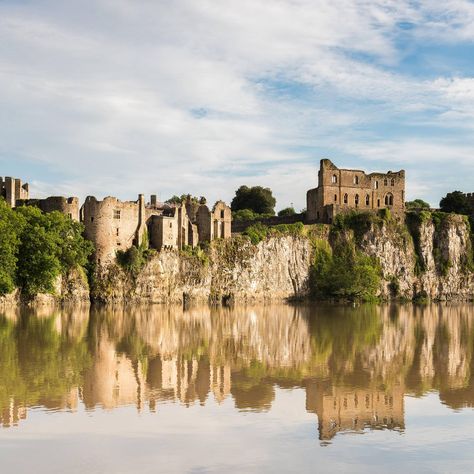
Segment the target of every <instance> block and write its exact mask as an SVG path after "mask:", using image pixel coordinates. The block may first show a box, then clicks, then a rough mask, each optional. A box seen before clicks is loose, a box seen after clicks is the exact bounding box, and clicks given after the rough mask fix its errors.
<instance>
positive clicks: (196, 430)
mask: <svg viewBox="0 0 474 474" xmlns="http://www.w3.org/2000/svg"><path fill="white" fill-rule="evenodd" d="M473 364H474V306H473V305H464V304H459V305H455V304H449V305H447V304H432V305H427V306H413V305H411V304H410V305H386V306H370V305H369V306H359V307H349V306H334V305H332V306H329V305H319V304H318V305H301V306H290V305H269V306H248V307H240V306H236V307H234V308H209V307H198V308H190V309H187V310H183V309H182V308H180V307H164V306H145V307H142V306H138V307H105V308H95V307H93V308H89V307H88V306H85V307H75V308H64V309H50V308H48V307H42V308H39V309H36V310H32V309H28V310H27V309H23V310H19V309H13V308H12V309H6V310H0V472H1V473H2V474H5V473H15V474H17V473H32V472H34V473H48V474H51V473H65V472H68V473H84V472H87V473H103V472H113V473H132V472H133V473H136V472H140V473H148V472H150V473H151V472H153V473H155V472H170V473H174V472H179V473H181V472H190V473H205V472H246V473H248V472H272V473H274V472H361V473H371V472H374V473H375V472H377V473H378V472H381V471H383V472H397V473H398V472H400V471H402V472H403V471H405V472H413V471H416V472H417V473H422V472H472V471H473V470H474V450H473V449H472V446H473V443H474V410H473V409H472V407H473V406H474V373H473V368H474V365H473Z"/></svg>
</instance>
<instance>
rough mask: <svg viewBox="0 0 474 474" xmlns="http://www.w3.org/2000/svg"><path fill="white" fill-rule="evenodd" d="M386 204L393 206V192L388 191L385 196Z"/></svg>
mask: <svg viewBox="0 0 474 474" xmlns="http://www.w3.org/2000/svg"><path fill="white" fill-rule="evenodd" d="M385 205H386V206H393V194H392V193H388V194H387V195H386V196H385Z"/></svg>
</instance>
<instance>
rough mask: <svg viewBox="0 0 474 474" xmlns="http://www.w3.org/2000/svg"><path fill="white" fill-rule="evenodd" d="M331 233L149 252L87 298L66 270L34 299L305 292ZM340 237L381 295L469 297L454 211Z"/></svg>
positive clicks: (468, 260)
mask: <svg viewBox="0 0 474 474" xmlns="http://www.w3.org/2000/svg"><path fill="white" fill-rule="evenodd" d="M359 221H360V220H359ZM359 224H360V222H359ZM316 231H318V232H316ZM337 232H340V233H341V230H339V231H338V230H337V228H336V226H334V227H333V228H332V230H331V232H329V226H325V227H324V228H322V227H321V226H315V227H314V226H307V227H306V229H304V231H303V232H302V235H276V236H275V235H274V236H272V237H268V238H265V239H264V240H263V241H261V242H260V243H258V244H256V245H254V244H252V243H251V242H250V240H249V239H248V238H246V237H232V238H230V239H224V240H216V241H214V242H212V243H211V244H210V246H209V248H208V249H207V250H205V251H193V252H191V251H189V252H178V251H175V250H166V251H162V252H160V253H156V252H155V253H154V254H153V256H152V257H150V258H148V260H147V261H146V264H145V265H144V267H143V268H142V269H141V271H140V272H138V273H137V274H135V275H133V276H132V275H130V274H129V273H127V272H125V271H124V270H123V269H122V268H121V267H120V266H119V265H118V264H111V265H109V266H108V267H106V268H104V267H102V268H100V269H98V271H97V272H96V274H95V276H94V278H93V280H92V282H91V294H90V295H89V289H88V285H87V282H86V281H85V278H84V275H82V274H78V273H74V274H71V275H69V276H68V277H66V278H62V279H61V280H58V284H57V288H56V295H55V296H47V295H39V296H38V297H37V298H36V301H38V302H50V301H58V300H60V301H73V302H79V301H85V300H88V299H89V296H90V298H91V299H92V300H93V301H97V302H100V301H101V302H144V303H183V302H187V301H199V302H207V301H211V302H212V301H214V302H217V303H218V302H227V301H232V300H234V301H236V302H239V303H242V302H249V303H251V302H258V301H259V302H261V301H276V300H286V299H291V298H300V297H305V296H308V295H309V290H310V288H309V286H310V284H309V280H310V278H309V274H310V270H311V266H312V264H313V263H314V251H313V249H314V243H315V242H314V240H315V234H317V238H318V239H323V240H327V241H328V242H329V243H330V244H331V245H334V234H335V233H337ZM342 235H343V238H344V239H346V240H348V241H349V240H353V241H354V242H356V245H357V247H358V249H359V250H361V251H362V252H363V253H364V254H367V255H369V256H371V257H375V258H376V259H377V260H378V261H379V262H380V267H381V272H382V279H381V284H380V290H379V295H380V296H381V297H382V298H384V299H390V298H395V297H402V298H406V299H412V298H416V297H426V298H430V299H433V300H455V299H463V300H471V299H474V273H473V268H474V263H473V256H472V254H473V252H472V244H471V231H470V226H469V223H468V221H467V219H465V218H463V217H461V216H455V215H442V214H440V213H434V214H429V213H420V214H413V215H412V216H411V217H410V216H408V217H407V223H406V224H405V223H401V222H397V221H394V220H392V219H375V220H374V219H368V220H367V222H365V223H364V225H362V226H359V227H358V228H351V227H350V226H349V227H346V228H344V229H343V230H342ZM340 236H341V235H339V237H340ZM18 301H19V295H18V292H16V293H14V294H12V295H8V296H7V297H3V298H0V305H2V304H12V303H15V302H18Z"/></svg>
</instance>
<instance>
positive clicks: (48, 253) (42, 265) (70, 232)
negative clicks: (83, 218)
mask: <svg viewBox="0 0 474 474" xmlns="http://www.w3.org/2000/svg"><path fill="white" fill-rule="evenodd" d="M83 230H84V228H83V226H82V224H80V223H79V222H76V221H73V220H71V219H69V218H68V217H66V216H65V215H63V214H61V213H59V212H52V213H49V214H44V213H42V212H41V210H40V209H38V208H37V207H26V206H25V207H20V208H17V209H16V210H15V211H13V210H12V209H10V208H9V207H8V206H7V204H6V203H5V201H3V200H2V199H0V262H1V264H0V294H6V293H9V292H11V291H12V290H13V289H14V288H15V287H19V288H20V289H21V290H22V292H23V293H24V294H26V295H28V296H32V295H35V294H37V293H42V292H46V293H52V292H54V282H55V280H56V279H57V277H58V276H59V275H61V274H65V273H67V272H68V271H69V270H71V269H72V268H74V267H84V266H85V265H86V263H87V259H88V257H89V255H90V254H91V253H92V250H93V248H92V244H91V243H90V242H89V241H87V240H85V239H84V238H83V236H82V233H83Z"/></svg>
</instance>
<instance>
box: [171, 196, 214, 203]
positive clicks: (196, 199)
mask: <svg viewBox="0 0 474 474" xmlns="http://www.w3.org/2000/svg"><path fill="white" fill-rule="evenodd" d="M188 198H191V202H192V203H194V204H206V202H207V199H206V198H205V197H204V196H200V197H197V196H191V194H181V196H177V195H176V194H175V195H174V196H172V197H170V198H169V199H167V200H166V201H165V202H166V204H181V203H183V202H186V201H187V199H188Z"/></svg>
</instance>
